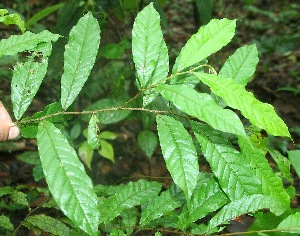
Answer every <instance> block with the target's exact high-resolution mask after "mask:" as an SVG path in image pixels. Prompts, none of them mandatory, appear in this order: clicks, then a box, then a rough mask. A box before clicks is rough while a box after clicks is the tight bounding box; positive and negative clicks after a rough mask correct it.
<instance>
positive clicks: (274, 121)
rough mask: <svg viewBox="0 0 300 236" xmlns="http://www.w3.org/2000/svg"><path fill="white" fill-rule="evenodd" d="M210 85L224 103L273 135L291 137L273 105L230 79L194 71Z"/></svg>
mask: <svg viewBox="0 0 300 236" xmlns="http://www.w3.org/2000/svg"><path fill="white" fill-rule="evenodd" d="M195 75H196V76H198V78H199V79H201V81H202V82H203V83H205V84H206V85H208V86H209V87H210V89H211V90H212V92H213V93H214V94H216V95H217V96H220V97H222V98H223V99H224V101H225V102H226V104H227V105H228V106H230V107H232V108H234V109H238V110H240V111H241V113H242V115H243V116H245V117H246V118H247V119H249V120H250V122H251V123H252V124H253V125H255V126H257V127H259V128H260V129H264V130H265V131H266V132H267V133H269V134H271V135H274V136H286V137H291V135H290V133H289V131H288V128H287V126H286V124H285V123H284V121H283V120H282V119H281V118H280V117H279V116H278V115H277V114H276V112H275V110H274V107H273V106H272V105H270V104H268V103H263V102H260V101H259V100H257V99H256V98H255V97H254V95H253V94H252V93H250V92H248V91H246V90H245V88H244V86H242V85H240V84H238V83H236V82H235V81H233V80H232V79H227V78H221V77H219V76H217V75H213V74H205V73H195Z"/></svg>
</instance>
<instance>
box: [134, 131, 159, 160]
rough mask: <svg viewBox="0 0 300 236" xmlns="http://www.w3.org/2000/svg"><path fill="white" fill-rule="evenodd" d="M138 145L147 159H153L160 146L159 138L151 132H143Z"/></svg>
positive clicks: (140, 134) (139, 136)
mask: <svg viewBox="0 0 300 236" xmlns="http://www.w3.org/2000/svg"><path fill="white" fill-rule="evenodd" d="M138 143H139V145H140V147H141V149H142V150H143V151H144V152H145V153H146V155H147V157H148V158H151V156H152V155H153V153H154V151H155V150H156V148H157V145H158V140H157V136H156V135H155V133H153V132H152V131H150V130H142V131H141V132H140V133H139V135H138Z"/></svg>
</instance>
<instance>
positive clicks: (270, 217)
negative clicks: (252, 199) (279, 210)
mask: <svg viewBox="0 0 300 236" xmlns="http://www.w3.org/2000/svg"><path fill="white" fill-rule="evenodd" d="M283 216H284V214H283V215H281V216H275V215H274V214H273V213H272V212H263V211H262V212H257V213H255V214H253V217H254V219H255V221H254V222H253V224H252V225H251V227H250V228H249V229H248V231H252V232H253V231H256V232H259V231H264V230H273V231H274V229H275V228H276V227H277V226H278V224H279V223H280V222H281V221H282V220H283V219H284V218H285V217H283ZM263 235H266V236H267V234H263V233H262V235H261V236H263ZM271 235H272V236H282V234H281V233H277V232H276V233H275V232H272V234H271Z"/></svg>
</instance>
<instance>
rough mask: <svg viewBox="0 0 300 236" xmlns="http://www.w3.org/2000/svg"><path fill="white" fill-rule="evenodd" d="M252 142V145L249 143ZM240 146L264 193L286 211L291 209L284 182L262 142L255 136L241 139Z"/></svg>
mask: <svg viewBox="0 0 300 236" xmlns="http://www.w3.org/2000/svg"><path fill="white" fill-rule="evenodd" d="M249 141H250V143H249ZM238 144H239V146H240V149H241V153H242V155H243V159H244V160H245V162H246V163H250V167H251V169H252V172H253V173H254V174H255V175H256V176H257V178H258V179H259V180H260V182H261V188H262V193H263V194H264V195H267V196H270V197H272V198H274V199H277V201H280V202H281V203H282V205H283V206H285V209H289V206H290V197H289V195H288V194H287V192H286V191H285V189H284V187H283V183H282V180H281V178H280V177H279V176H277V175H276V174H275V173H274V172H273V170H272V168H271V166H270V164H269V161H268V160H267V159H266V156H265V155H266V150H265V147H264V145H263V144H262V140H260V139H258V138H257V135H256V134H253V135H252V136H251V137H250V139H247V140H244V139H242V138H239V140H238Z"/></svg>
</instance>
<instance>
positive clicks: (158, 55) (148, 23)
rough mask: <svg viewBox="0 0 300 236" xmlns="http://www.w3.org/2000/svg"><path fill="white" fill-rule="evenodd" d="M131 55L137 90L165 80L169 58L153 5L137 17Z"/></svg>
mask: <svg viewBox="0 0 300 236" xmlns="http://www.w3.org/2000/svg"><path fill="white" fill-rule="evenodd" d="M132 55H133V61H134V64H135V68H136V72H137V81H138V85H139V89H143V88H148V87H149V86H151V85H153V84H155V83H157V82H158V81H161V80H163V79H165V78H166V76H167V74H168V71H169V57H168V49H167V46H166V43H165V41H164V39H163V34H162V31H161V27H160V16H159V13H158V12H157V11H156V10H155V9H154V7H153V3H150V4H149V5H148V6H146V7H145V8H144V9H143V10H142V11H141V12H139V14H138V15H137V17H136V19H135V21H134V25H133V30H132Z"/></svg>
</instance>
